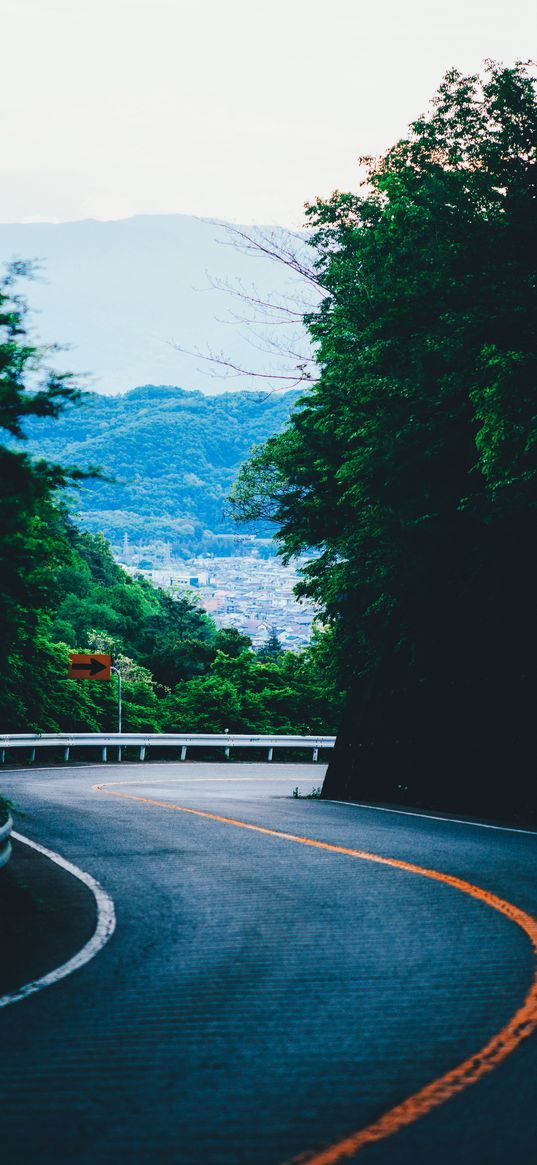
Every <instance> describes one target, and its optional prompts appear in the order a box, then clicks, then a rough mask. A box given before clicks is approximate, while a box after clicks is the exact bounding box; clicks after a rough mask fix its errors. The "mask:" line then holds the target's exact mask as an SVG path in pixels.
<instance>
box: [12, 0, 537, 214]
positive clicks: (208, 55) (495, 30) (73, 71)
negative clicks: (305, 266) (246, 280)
mask: <svg viewBox="0 0 537 1165" xmlns="http://www.w3.org/2000/svg"><path fill="white" fill-rule="evenodd" d="M0 12H1V21H2V29H3V38H4V44H6V43H9V44H11V45H13V46H15V49H14V51H13V52H11V53H10V54H6V52H5V49H4V54H3V62H2V86H1V96H0V132H1V135H2V141H3V148H2V150H1V152H0V222H26V221H33V220H47V221H66V220H77V219H84V218H98V219H117V218H126V217H129V216H131V215H135V214H163V213H182V214H196V215H202V216H216V217H219V218H224V219H229V220H231V221H235V222H243V223H254V222H257V223H281V224H285V225H288V226H292V227H295V226H298V225H299V224H300V222H301V221H302V214H303V205H304V203H305V202H306V201H307V200H312V199H314V198H315V197H316V196H317V195H327V194H329V193H330V192H331V191H332V190H333V189H336V188H338V189H356V187H357V184H358V181H359V176H360V175H359V168H358V164H357V157H358V155H360V154H368V153H374V154H377V153H380V152H381V151H383V150H384V149H386V148H388V147H389V146H390V145H391V144H393V142H394V141H396V140H397V139H398V138H399V137H400V136H402V135H403V134H404V132H405V129H406V127H407V125H408V123H409V122H410V121H411V120H412V119H413V118H414V117H417V116H418V115H419V114H420V113H422V112H423V111H424V110H425V109H426V108H427V105H428V102H429V100H430V98H431V97H432V96H433V94H434V92H435V90H436V88H437V87H438V84H439V83H440V80H441V78H442V76H443V74H444V73H445V71H446V70H447V69H448V68H451V67H453V66H455V67H457V68H458V69H459V70H461V71H462V72H475V71H479V69H480V67H481V65H482V62H483V60H484V59H485V58H487V57H492V58H493V59H495V60H500V61H503V62H504V64H510V63H513V62H514V61H515V60H517V59H527V58H528V57H535V56H537V46H536V41H537V16H536V6H535V4H534V2H533V0H509V3H506V0H451V2H450V3H447V2H443V3H438V2H435V0H405V2H401V0H377V2H376V3H375V2H373V0H331V2H328V0H323V2H321V0H271V3H270V4H267V3H261V2H259V0H197V2H195V3H194V2H190V0H189V2H187V0H0ZM6 34H7V35H6Z"/></svg>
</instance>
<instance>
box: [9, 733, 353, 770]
mask: <svg viewBox="0 0 537 1165" xmlns="http://www.w3.org/2000/svg"><path fill="white" fill-rule="evenodd" d="M335 740H336V738H335V736H246V735H242V734H239V735H238V734H236V733H231V732H220V733H186V732H75V733H70V732H50V733H43V734H42V735H40V734H39V733H29V732H28V733H26V732H23V733H15V734H8V735H0V763H1V764H4V762H5V759H6V753H7V751H8V750H9V751H11V750H12V749H25V750H26V751H27V752H29V760H30V762H33V761H35V758H36V752H37V750H38V749H43V748H58V747H59V748H61V749H62V750H63V759H64V761H68V760H69V758H70V754H71V749H72V748H97V749H98V750H99V751H100V753H101V760H102V761H106V760H107V759H108V749H109V748H118V749H119V757H120V758H121V752H122V749H123V748H131V747H133V746H134V747H135V748H138V749H139V757H140V760H142V761H143V760H145V756H146V750H147V749H148V748H151V749H155V748H174V747H177V748H178V750H179V757H178V759H179V760H186V757H187V751H188V749H192V748H223V749H224V756H225V757H226V759H229V755H230V751H231V749H235V748H266V749H267V760H268V761H271V760H272V759H273V754H274V749H275V748H285V749H290V748H302V749H304V748H308V749H309V748H311V751H312V760H313V761H317V760H318V759H319V751H320V749H324V748H333V747H334V744H335Z"/></svg>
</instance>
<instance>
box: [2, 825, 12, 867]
mask: <svg viewBox="0 0 537 1165" xmlns="http://www.w3.org/2000/svg"><path fill="white" fill-rule="evenodd" d="M12 829H13V818H12V817H11V814H10V816H9V817H8V819H7V821H6V822H4V824H3V825H0V870H1V869H2V866H6V865H7V863H8V861H9V859H10V857H11V840H10V839H11V830H12Z"/></svg>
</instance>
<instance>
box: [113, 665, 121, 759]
mask: <svg viewBox="0 0 537 1165" xmlns="http://www.w3.org/2000/svg"><path fill="white" fill-rule="evenodd" d="M110 670H111V671H113V673H114V675H116V676H117V730H118V732H121V715H122V701H121V671H120V669H119V668H118V667H112V668H111V669H110ZM117 759H118V760H121V745H120V744H119V745H118V755H117Z"/></svg>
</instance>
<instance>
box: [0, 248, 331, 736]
mask: <svg viewBox="0 0 537 1165" xmlns="http://www.w3.org/2000/svg"><path fill="white" fill-rule="evenodd" d="M21 271H24V267H21V266H20V265H17V266H15V267H14V268H12V269H11V270H10V271H9V272H8V273H7V275H6V277H5V278H4V280H3V282H2V283H1V284H0V427H1V428H2V429H3V430H4V433H5V435H6V441H5V443H4V444H3V445H0V486H1V490H2V498H3V504H2V508H1V511H0V667H1V671H2V697H1V710H2V731H3V732H23V731H36V732H55V731H84V730H86V731H88V730H89V731H107V730H113V729H114V728H115V727H116V696H115V682H112V683H108V682H99V681H97V680H95V681H92V682H87V681H78V680H73V679H68V678H67V660H68V654H69V651H70V650H71V651H72V650H75V651H76V650H80V651H85V650H91V651H102V652H107V653H108V652H109V653H111V654H112V655H113V658H114V662H115V664H116V666H117V667H118V668H119V669H120V671H121V674H122V682H123V693H124V716H123V725H124V728H125V730H127V731H129V730H131V731H136V730H143V731H148V732H152V731H161V730H164V731H166V730H167V731H179V732H180V731H189V732H190V731H196V730H198V731H208V732H211V731H219V730H223V729H224V728H228V729H229V730H230V732H282V733H285V732H327V731H328V732H330V731H334V730H335V727H336V722H337V717H338V710H339V702H340V701H339V696H338V694H337V685H336V679H335V676H333V669H332V668H331V662H330V660H331V650H330V640H331V635H330V632H327V633H321V632H319V633H318V634H317V635H316V637H315V638H314V641H313V644H312V646H311V647H310V648H308V649H307V650H305V651H303V652H300V653H296V654H293V653H290V652H285V651H283V650H282V649H281V648H280V645H279V644H278V642H277V640H274V638H273V639H271V640H270V641H269V643H268V645H267V646H266V647H265V648H264V649H263V650H261V651H260V652H254V651H253V650H252V648H251V644H250V641H249V639H247V638H246V637H244V636H242V635H240V634H239V633H238V632H237V631H236V630H234V629H233V628H230V629H225V628H224V629H220V630H218V629H217V628H216V626H215V624H214V622H213V621H212V619H210V618H209V616H207V615H206V614H205V612H204V611H202V610H201V609H200V608H199V607H198V606H197V605H196V602H195V601H194V600H191V599H189V598H188V597H186V596H183V597H179V598H172V597H171V596H170V595H168V594H167V593H166V592H164V591H162V590H158V589H157V588H154V587H152V586H151V585H150V584H149V583H148V582H147V581H145V580H144V579H143V578H132V577H130V576H129V575H128V574H127V573H126V572H125V571H124V570H123V569H122V568H121V567H120V566H118V565H117V563H116V562H115V560H114V557H113V554H112V551H111V548H110V545H109V543H108V542H107V540H106V539H105V537H104V536H103V535H102V534H92V533H91V532H90V531H87V530H85V531H82V530H80V529H79V528H78V527H77V526H76V524H75V523H74V522H73V519H72V517H71V516H70V515H69V513H68V511H67V509H66V506H65V500H64V499H65V492H66V490H68V489H69V487H73V486H74V485H75V484H78V483H81V484H83V485H86V486H88V485H89V483H90V482H91V480H92V479H91V477H88V476H87V475H86V476H85V475H84V470H81V469H80V468H79V467H76V468H68V467H65V465H64V466H62V465H60V464H59V463H58V462H55V461H52V460H49V459H45V458H43V457H41V458H40V459H36V458H33V457H31V456H30V455H29V453H28V452H26V450H24V451H23V449H22V448H21V443H22V442H23V439H24V431H25V430H26V428H27V427H28V424H29V422H32V423H33V424H35V423H37V421H39V422H41V423H44V421H45V420H46V421H47V423H48V424H50V425H51V426H54V425H58V426H59V425H60V420H61V417H62V415H63V413H64V411H66V410H67V409H68V408H69V409H73V408H75V407H77V406H78V402H79V393H78V390H77V388H76V385H75V384H74V382H73V380H72V378H70V377H69V376H65V375H57V374H55V373H54V372H51V371H48V370H47V367H46V363H45V356H46V353H44V352H40V351H39V350H38V349H36V348H35V347H34V346H33V345H32V344H31V343H29V342H28V337H27V332H26V318H27V314H26V313H27V309H26V305H25V303H24V301H23V300H22V299H21V298H20V296H19V295H18V294H17V290H16V288H17V277H18V276H19V275H20V273H21ZM36 379H40V386H39V390H38V391H36ZM185 395H186V394H185ZM238 407H242V408H245V407H246V406H245V403H244V400H242V402H239V403H238ZM14 442H15V444H14ZM60 444H61V443H60ZM63 452H64V453H67V455H69V454H70V452H71V450H70V449H69V450H66V449H65V447H64V450H63ZM174 456H175V458H176V459H177V460H179V459H180V458H181V447H180V445H179V447H178V448H177V449H176V450H175V454H174ZM331 676H332V677H333V678H332V683H331V682H330V677H331Z"/></svg>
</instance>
